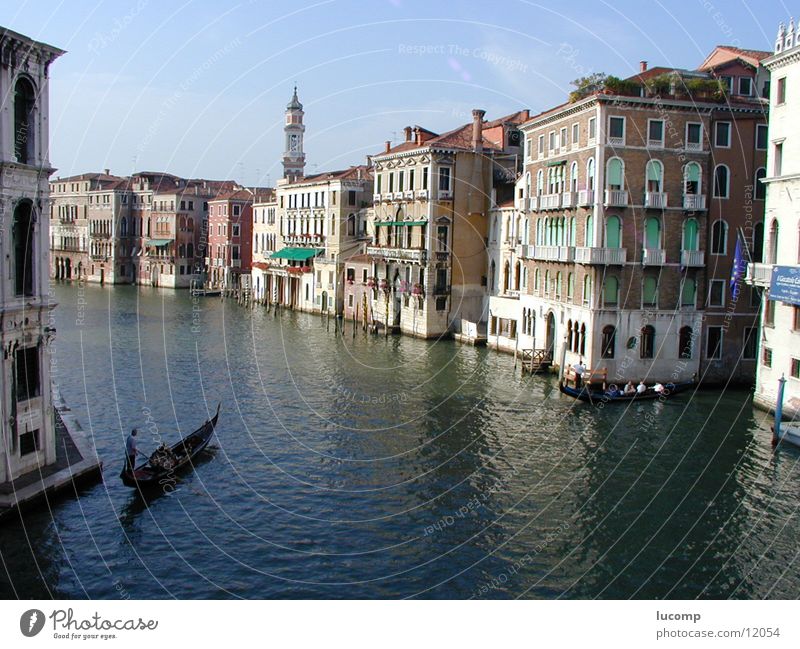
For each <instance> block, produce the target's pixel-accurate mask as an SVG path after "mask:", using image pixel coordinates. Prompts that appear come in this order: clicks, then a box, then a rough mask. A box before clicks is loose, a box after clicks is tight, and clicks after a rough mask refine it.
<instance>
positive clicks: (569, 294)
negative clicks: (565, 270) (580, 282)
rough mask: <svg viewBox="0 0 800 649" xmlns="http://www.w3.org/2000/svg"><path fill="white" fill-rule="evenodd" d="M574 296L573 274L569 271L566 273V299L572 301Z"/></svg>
mask: <svg viewBox="0 0 800 649" xmlns="http://www.w3.org/2000/svg"><path fill="white" fill-rule="evenodd" d="M574 297H575V275H574V274H573V273H570V274H569V275H567V300H569V301H570V302H572V300H573V298H574Z"/></svg>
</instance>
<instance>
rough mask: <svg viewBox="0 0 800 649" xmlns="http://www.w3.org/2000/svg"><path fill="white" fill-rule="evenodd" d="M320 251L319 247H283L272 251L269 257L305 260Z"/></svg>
mask: <svg viewBox="0 0 800 649" xmlns="http://www.w3.org/2000/svg"><path fill="white" fill-rule="evenodd" d="M320 252H322V251H321V250H320V249H319V248H283V249H281V250H278V252H273V253H272V254H271V255H270V259H293V260H295V261H305V260H306V259H310V258H311V257H316V256H317V255H318V254H319V253H320Z"/></svg>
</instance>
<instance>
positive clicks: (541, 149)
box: [537, 135, 544, 158]
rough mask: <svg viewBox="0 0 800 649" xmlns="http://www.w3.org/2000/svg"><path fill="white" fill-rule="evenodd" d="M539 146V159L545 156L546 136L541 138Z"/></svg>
mask: <svg viewBox="0 0 800 649" xmlns="http://www.w3.org/2000/svg"><path fill="white" fill-rule="evenodd" d="M537 146H538V148H537V151H538V153H539V157H540V158H541V157H542V156H543V155H544V135H540V136H539V144H538V145H537Z"/></svg>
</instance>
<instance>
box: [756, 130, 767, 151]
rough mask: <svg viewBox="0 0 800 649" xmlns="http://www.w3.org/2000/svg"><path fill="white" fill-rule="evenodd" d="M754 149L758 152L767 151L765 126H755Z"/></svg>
mask: <svg viewBox="0 0 800 649" xmlns="http://www.w3.org/2000/svg"><path fill="white" fill-rule="evenodd" d="M756 149H758V150H759V151H766V150H767V125H766V124H756Z"/></svg>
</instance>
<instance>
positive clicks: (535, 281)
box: [492, 262, 539, 293]
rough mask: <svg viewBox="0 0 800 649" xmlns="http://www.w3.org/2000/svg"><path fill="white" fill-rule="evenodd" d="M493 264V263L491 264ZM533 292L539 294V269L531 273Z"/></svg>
mask: <svg viewBox="0 0 800 649" xmlns="http://www.w3.org/2000/svg"><path fill="white" fill-rule="evenodd" d="M492 263H494V262H492ZM533 291H534V293H538V292H539V269H538V268H535V269H534V271H533Z"/></svg>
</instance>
